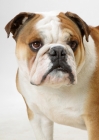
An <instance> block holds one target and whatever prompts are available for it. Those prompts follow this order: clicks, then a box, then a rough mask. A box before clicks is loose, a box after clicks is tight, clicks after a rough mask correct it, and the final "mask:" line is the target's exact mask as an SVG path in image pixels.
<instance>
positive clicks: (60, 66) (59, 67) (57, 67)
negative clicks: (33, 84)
mask: <svg viewBox="0 0 99 140" xmlns="http://www.w3.org/2000/svg"><path fill="white" fill-rule="evenodd" d="M54 71H55V73H58V72H60V71H61V72H63V73H64V74H65V73H68V74H69V79H70V82H71V83H73V82H74V81H75V79H74V75H73V73H72V70H71V67H70V66H69V65H68V64H67V63H66V62H62V61H61V63H53V66H52V68H50V69H49V70H48V71H47V72H46V73H45V74H44V76H43V77H42V80H41V83H42V82H44V80H45V79H46V77H47V76H48V75H49V74H50V73H52V72H54Z"/></svg>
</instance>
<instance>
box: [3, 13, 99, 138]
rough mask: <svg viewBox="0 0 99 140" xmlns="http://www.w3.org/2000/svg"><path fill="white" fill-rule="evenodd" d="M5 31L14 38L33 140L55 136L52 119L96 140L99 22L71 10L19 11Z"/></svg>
mask: <svg viewBox="0 0 99 140" xmlns="http://www.w3.org/2000/svg"><path fill="white" fill-rule="evenodd" d="M5 30H6V32H7V36H8V37H9V35H10V33H12V34H13V38H14V39H15V41H16V51H15V54H16V57H17V61H18V70H17V74H16V87H17V90H18V91H19V93H21V94H22V96H23V99H24V101H25V103H26V107H27V114H28V118H29V120H30V123H31V125H32V127H33V130H34V134H35V137H36V140H53V123H54V122H56V123H58V124H62V125H68V126H72V127H76V128H80V129H85V130H87V131H88V140H99V26H97V27H92V26H89V25H87V23H86V22H85V21H84V20H83V19H82V18H80V17H79V16H78V15H77V14H75V13H71V12H66V13H63V12H54V11H52V12H44V13H43V12H42V13H26V12H22V13H19V14H18V15H16V16H15V17H14V18H13V19H12V20H11V21H10V22H9V23H8V24H7V25H6V27H5Z"/></svg>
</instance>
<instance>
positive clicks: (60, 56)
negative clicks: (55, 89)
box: [42, 46, 75, 83]
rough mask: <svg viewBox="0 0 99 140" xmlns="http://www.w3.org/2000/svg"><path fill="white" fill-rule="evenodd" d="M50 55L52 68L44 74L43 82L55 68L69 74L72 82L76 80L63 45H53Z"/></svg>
mask: <svg viewBox="0 0 99 140" xmlns="http://www.w3.org/2000/svg"><path fill="white" fill-rule="evenodd" d="M48 54H49V57H50V60H51V62H52V64H53V66H52V68H51V69H50V70H49V71H48V72H47V73H46V74H45V75H44V76H43V79H42V82H43V81H44V80H45V78H46V76H47V75H48V74H49V73H51V72H52V71H53V70H56V71H57V72H58V71H62V72H64V73H68V74H69V79H70V81H71V83H73V82H74V81H75V79H74V75H73V73H72V70H71V67H70V66H69V65H68V64H67V61H66V60H67V55H66V50H65V49H64V48H63V47H61V46H56V47H53V48H51V49H50V50H49V53H48Z"/></svg>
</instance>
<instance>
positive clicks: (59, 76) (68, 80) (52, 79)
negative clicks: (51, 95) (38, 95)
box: [30, 68, 77, 87]
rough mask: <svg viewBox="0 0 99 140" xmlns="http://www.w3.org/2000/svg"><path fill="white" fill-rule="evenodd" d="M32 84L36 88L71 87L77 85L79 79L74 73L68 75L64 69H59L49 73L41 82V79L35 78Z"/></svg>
mask: <svg viewBox="0 0 99 140" xmlns="http://www.w3.org/2000/svg"><path fill="white" fill-rule="evenodd" d="M30 83H31V84H32V85H35V86H42V85H46V86H54V87H61V86H63V85H64V86H70V85H74V84H76V83H77V78H76V77H75V76H74V75H73V74H72V73H67V72H66V71H64V70H63V69H62V68H57V69H54V70H52V71H50V70H49V71H47V72H46V73H45V74H44V75H43V76H42V78H41V80H40V81H39V79H37V78H35V79H33V81H32V80H31V81H30Z"/></svg>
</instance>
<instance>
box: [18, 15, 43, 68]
mask: <svg viewBox="0 0 99 140" xmlns="http://www.w3.org/2000/svg"><path fill="white" fill-rule="evenodd" d="M41 18H42V16H41V15H38V14H37V15H36V16H35V17H34V18H33V19H32V20H30V21H29V22H28V23H27V24H26V25H25V27H24V28H23V29H22V31H21V32H20V34H19V36H18V38H17V45H16V56H17V58H18V60H26V61H27V63H28V67H29V69H30V68H31V65H32V63H33V61H34V59H35V57H36V52H33V51H32V50H31V49H30V48H29V43H31V42H33V41H37V40H40V36H39V33H38V32H37V30H36V29H35V24H36V23H37V21H38V20H40V19H41Z"/></svg>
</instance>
